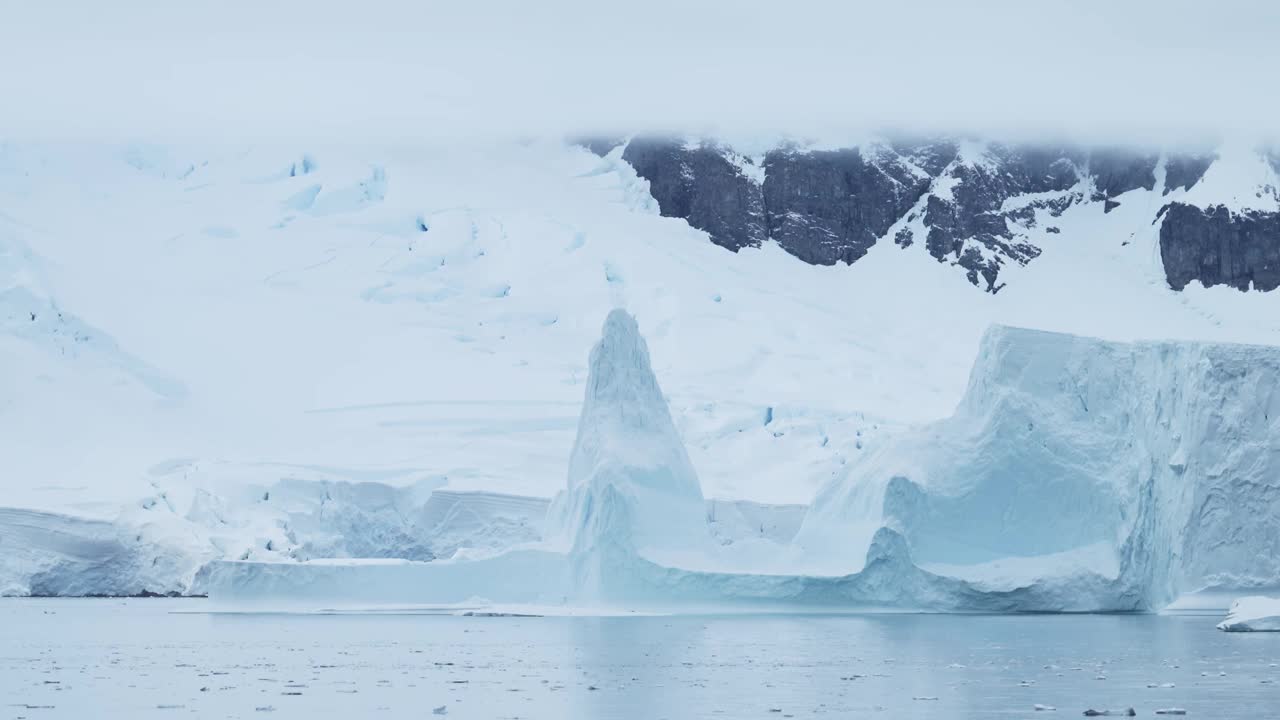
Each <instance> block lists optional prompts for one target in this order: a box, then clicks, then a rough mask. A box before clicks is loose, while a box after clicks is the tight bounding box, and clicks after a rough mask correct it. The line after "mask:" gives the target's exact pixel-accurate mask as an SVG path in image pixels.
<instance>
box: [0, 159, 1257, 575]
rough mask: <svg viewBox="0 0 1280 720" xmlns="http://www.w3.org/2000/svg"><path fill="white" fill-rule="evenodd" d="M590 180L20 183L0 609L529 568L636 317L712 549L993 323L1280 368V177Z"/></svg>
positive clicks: (2, 429)
mask: <svg viewBox="0 0 1280 720" xmlns="http://www.w3.org/2000/svg"><path fill="white" fill-rule="evenodd" d="M592 147H593V149H594V150H595V152H593V151H592V150H589V149H587V148H585V147H582V146H580V145H577V144H574V143H567V142H561V141H523V142H506V141H503V142H497V141H491V142H490V141H486V142H482V141H478V140H477V141H473V142H471V143H452V144H444V143H439V144H435V143H431V142H424V143H422V144H419V145H414V146H411V147H403V146H402V147H396V146H376V145H369V146H363V147H362V146H355V145H346V146H338V145H315V144H312V145H307V146H296V147H293V146H286V145H282V144H277V145H269V146H259V147H226V146H221V147H217V146H189V145H179V146H172V147H154V146H139V145H120V146H117V145H80V144H62V145H58V144H53V145H21V144H10V145H5V146H2V147H0V362H3V366H4V369H5V373H4V375H5V380H4V381H3V382H0V437H4V438H5V441H4V445H3V466H2V467H0V471H2V472H3V476H4V477H3V487H4V491H5V492H4V498H3V499H2V500H0V505H4V506H6V507H9V508H13V509H16V510H18V511H20V512H19V513H17V514H11V515H7V516H6V517H12V518H19V519H21V523H20V524H21V525H22V527H25V528H27V530H24V531H23V532H16V531H13V532H8V533H7V534H6V535H5V536H4V537H6V538H9V542H10V543H25V544H24V545H23V547H24V548H25V550H24V553H23V554H22V555H21V556H22V557H23V558H24V559H23V561H22V563H21V565H20V566H19V565H14V564H6V561H5V560H3V559H0V573H3V574H4V577H3V578H0V580H3V582H0V590H2V591H4V592H29V591H31V589H32V588H33V587H42V588H46V589H47V588H78V589H79V590H78V591H81V592H93V591H95V590H92V589H85V586H83V585H81V584H76V583H61V584H59V583H58V582H55V581H53V580H50V578H55V579H56V578H57V577H58V575H59V573H60V571H59V569H58V568H72V569H74V568H80V567H84V564H83V563H85V562H88V563H89V564H90V565H92V562H93V560H92V558H93V557H96V555H95V554H94V553H95V551H94V550H93V548H107V549H108V550H109V552H107V551H104V552H103V553H102V555H103V556H104V557H105V556H110V557H112V558H116V559H115V560H112V561H111V562H112V563H113V566H114V567H139V568H142V567H151V566H152V565H148V563H150V562H151V561H152V560H153V559H155V558H157V557H160V556H161V555H164V554H165V553H166V552H167V551H166V550H164V549H163V548H165V547H168V546H169V545H171V546H172V547H173V548H175V550H174V551H173V553H171V554H170V555H169V556H166V557H169V558H170V559H172V558H185V560H183V561H182V562H177V561H175V562H172V563H168V562H167V561H166V562H163V563H158V564H155V565H154V566H155V567H173V568H177V567H179V566H181V570H174V571H172V572H170V573H168V574H167V575H166V577H165V579H163V580H156V579H155V578H154V577H153V576H152V575H145V576H137V577H134V578H132V579H126V580H127V581H122V582H120V583H118V584H117V585H113V586H111V587H109V588H107V587H103V588H98V590H96V591H99V592H135V591H140V590H143V589H145V590H150V591H157V592H163V591H169V590H185V589H187V588H188V587H189V582H190V579H191V577H192V576H193V575H194V572H195V569H196V563H197V562H202V561H203V559H205V558H211V557H223V558H233V559H238V558H246V559H261V558H289V557H295V558H304V557H319V556H322V555H333V556H353V555H359V556H369V555H371V554H373V553H374V552H375V548H383V549H385V550H386V552H387V553H391V554H394V555H397V556H401V557H414V558H418V559H423V558H427V557H431V556H436V555H440V554H443V555H446V556H447V555H450V554H453V553H455V552H456V551H458V549H459V548H463V549H464V550H467V549H472V550H476V551H491V550H493V549H495V548H499V547H506V546H509V545H511V544H516V543H520V542H526V541H530V540H532V539H534V538H536V537H538V536H539V535H540V533H541V531H542V528H541V527H536V526H537V525H538V523H537V521H536V520H533V519H531V518H537V517H539V516H540V514H541V513H542V508H543V507H545V502H546V498H549V497H550V496H551V495H552V494H553V493H554V492H555V491H557V490H558V489H560V488H562V487H563V486H564V478H565V473H566V471H567V463H568V460H569V457H570V451H571V448H572V446H573V442H574V436H575V428H576V424H577V420H578V415H579V412H578V411H579V406H580V404H581V402H582V399H583V396H584V383H585V382H586V380H587V357H586V351H587V349H588V348H589V347H591V345H592V344H593V343H594V342H595V340H596V339H597V337H598V331H599V328H600V324H601V322H602V321H603V319H604V318H605V317H606V315H607V314H608V312H609V311H610V310H611V309H613V308H615V307H625V308H627V309H628V310H629V311H630V312H631V313H632V314H633V315H634V316H635V317H636V319H637V321H638V323H639V328H640V331H641V332H642V333H643V335H644V336H645V338H646V339H647V342H648V344H649V347H650V349H651V350H652V351H653V359H654V368H653V369H654V372H655V373H656V374H657V375H658V377H660V378H662V389H663V391H664V392H665V395H666V398H667V401H668V404H669V405H670V410H671V415H672V419H673V421H674V423H675V425H676V428H677V430H678V432H679V434H680V436H681V438H682V440H683V442H684V444H685V447H686V448H687V452H688V455H689V459H690V461H691V462H692V464H693V466H694V468H696V471H697V474H698V478H699V479H700V481H701V485H702V491H703V493H704V494H705V495H706V496H707V497H708V498H712V499H709V500H708V501H707V502H708V504H709V505H708V506H709V508H711V509H709V511H708V512H709V514H713V515H716V516H717V517H719V518H722V521H721V522H720V523H718V524H719V525H720V527H719V528H718V529H717V528H715V527H713V535H715V539H716V540H717V542H720V543H726V542H728V543H733V542H737V541H740V540H741V539H742V538H744V537H746V536H751V535H753V534H754V535H759V534H768V535H770V536H771V537H787V536H789V534H790V533H793V532H794V531H795V528H796V527H797V526H798V524H799V520H798V514H797V513H798V512H799V510H798V508H799V507H800V506H802V505H804V504H807V503H808V502H809V501H810V500H811V499H812V498H813V497H814V494H815V493H816V492H817V490H818V488H819V487H821V486H823V485H824V484H826V483H827V482H828V481H830V480H831V479H832V478H835V477H839V476H843V474H844V472H845V468H846V466H848V465H849V464H851V463H856V462H858V460H859V458H861V457H862V456H863V455H864V454H866V453H869V452H871V451H872V450H874V449H875V448H877V447H879V446H880V445H881V444H883V443H886V442H888V441H889V439H890V438H891V437H893V436H896V435H897V434H898V433H900V432H901V431H903V430H905V429H908V428H911V427H915V426H917V425H919V424H921V423H925V422H929V421H934V420H937V419H938V418H941V417H945V416H947V415H948V414H950V413H951V412H952V410H953V409H954V408H955V406H956V404H957V402H958V401H959V400H960V399H961V397H962V394H963V392H964V389H965V386H966V380H967V377H968V375H969V371H970V368H971V366H972V365H973V362H974V357H975V356H976V353H977V350H978V347H979V341H980V338H981V337H982V335H983V333H984V331H985V330H986V329H987V327H988V326H989V325H991V324H992V323H995V322H998V323H1004V324H1009V325H1016V326H1022V327H1032V328H1040V329H1046V330H1056V331H1065V332H1072V333H1076V334H1081V335H1089V336H1096V337H1102V338H1107V339H1111V340H1134V339H1181V340H1197V341H1237V342H1254V343H1262V344H1278V342H1280V313H1278V312H1276V311H1277V310H1278V309H1280V295H1276V294H1274V293H1261V292H1240V291H1239V290H1237V289H1236V288H1238V287H1249V286H1252V287H1256V288H1258V289H1269V288H1271V287H1274V280H1272V279H1271V278H1273V277H1274V276H1273V275H1272V274H1271V273H1274V269H1275V267H1276V266H1275V264H1274V263H1273V261H1272V260H1271V258H1272V257H1274V253H1275V252H1276V247H1277V245H1278V244H1280V240H1277V236H1276V234H1275V227H1276V225H1275V222H1276V221H1275V217H1276V213H1277V208H1276V195H1275V193H1276V187H1277V186H1280V183H1276V181H1275V179H1274V178H1275V174H1276V170H1275V164H1276V159H1275V155H1274V154H1271V155H1268V154H1266V153H1265V152H1258V151H1255V150H1254V149H1253V148H1252V147H1251V146H1243V147H1242V148H1230V147H1228V148H1221V149H1212V150H1209V151H1206V152H1205V153H1203V154H1199V153H1191V154H1187V153H1167V152H1162V151H1145V150H1126V149H1114V148H1113V149H1110V150H1106V151H1105V152H1104V151H1097V150H1089V149H1072V148H1066V149H1063V148H1054V149H1044V148H1040V149H1037V148H1030V147H1026V146H1021V145H1013V144H1001V143H997V142H990V141H979V140H964V141H956V140H933V141H928V142H924V141H919V142H917V141H912V142H905V141H897V142H878V143H863V144H859V145H856V146H852V145H850V146H843V145H840V144H827V145H814V144H799V143H789V144H781V145H779V144H774V143H753V144H738V145H732V144H730V143H725V142H715V141H710V140H705V141H704V140H699V141H687V140H681V141H678V142H676V141H670V140H666V139H662V138H643V137H642V138H632V139H630V140H629V141H626V142H621V143H616V144H615V143H610V142H602V143H595V144H593V145H592ZM1214 285H1219V287H1212V286H1214ZM983 290H986V291H988V292H983ZM477 492H482V493H488V495H484V496H480V495H474V493H477ZM450 493H453V495H450ZM491 496H493V497H497V498H499V499H498V500H492V497H491ZM451 498H452V499H451ZM459 498H462V499H461V500H459ZM726 501H730V504H728V505H726V504H723V503H725V502H726ZM739 501H752V502H739ZM433 503H434V505H433ZM753 503H755V504H753ZM760 503H763V505H762V504H760ZM715 508H719V510H715ZM446 519H447V521H446ZM16 523H17V521H15V522H14V523H10V524H11V525H14V526H15V527H16ZM32 528H35V529H32ZM63 528H71V529H73V530H74V529H75V528H85V533H86V534H87V536H92V538H91V539H93V540H94V541H93V542H92V543H88V544H86V545H79V546H77V547H79V548H82V549H83V548H87V550H85V553H87V555H85V554H84V553H80V554H72V555H69V554H68V552H67V547H66V546H65V545H63V544H61V541H58V542H54V541H53V540H51V538H65V537H66V536H67V533H64V532H63V530H62V529H63ZM356 528H360V529H362V530H364V531H367V532H366V534H361V533H360V532H357V531H356ZM140 530H145V532H139V531H140ZM103 533H114V535H113V537H112V538H111V539H110V540H109V541H108V540H103V539H102V536H103ZM71 534H72V535H74V534H75V533H71ZM166 538H167V539H170V540H171V541H172V542H171V543H169V545H166ZM99 541H101V542H99ZM121 548H123V549H121ZM157 548H160V549H157ZM77 552H79V551H77ZM122 553H123V554H124V555H122ZM128 553H137V554H138V556H137V557H127V558H126V559H124V560H121V559H120V558H122V557H125V556H126V555H128ZM9 557H18V556H17V555H10V556H9ZM86 557H87V558H88V560H86V559H85V558H86ZM68 558H72V559H68ZM68 572H72V570H68ZM75 572H79V571H75ZM36 575H38V576H39V577H40V578H43V582H44V584H42V585H38V586H33V585H32V583H31V578H32V577H33V576H36Z"/></svg>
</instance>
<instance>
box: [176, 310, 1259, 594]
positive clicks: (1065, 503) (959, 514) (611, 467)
mask: <svg viewBox="0 0 1280 720" xmlns="http://www.w3.org/2000/svg"><path fill="white" fill-rule="evenodd" d="M1277 379H1280V349H1277V348H1270V347H1255V346H1243V345H1221V344H1217V345H1215V344H1199V343H1183V342H1178V343H1174V342H1166V343H1117V342H1107V341H1102V340H1097V339H1091V338H1083V337H1076V336H1071V335H1063V334H1056V333H1048V332H1040V331H1033V330H1023V329H1016V328H1008V327H993V328H992V329H991V330H989V331H988V333H987V334H986V336H985V337H984V339H983V342H982V344H981V348H980V352H979V355H978V358H977V361H976V362H975V364H974V367H973V370H972V373H971V376H970V381H969V385H968V388H967V390H966V393H965V395H964V397H963V399H962V401H961V402H960V405H959V407H958V408H957V409H956V411H955V413H954V414H953V415H952V416H951V417H949V418H946V419H944V420H941V421H938V422H936V423H933V424H930V425H927V426H924V427H920V428H917V429H914V430H911V431H908V432H906V433H904V434H902V435H900V436H898V437H897V438H896V439H893V440H891V441H889V442H887V443H886V444H884V445H881V446H880V448H879V449H878V450H876V451H874V452H872V453H871V454H869V455H868V456H866V457H864V458H863V459H862V460H861V461H858V462H856V463H852V464H851V465H850V466H849V468H848V470H847V471H846V473H845V474H844V475H843V476H841V477H838V478H836V479H834V480H833V481H832V482H831V483H829V484H828V486H827V487H826V488H824V489H823V490H822V491H821V492H820V493H819V495H818V497H817V498H816V499H815V501H814V503H813V505H812V507H811V508H810V511H809V513H808V515H807V516H806V518H805V521H804V524H803V526H802V527H801V530H800V532H799V534H798V535H797V537H796V539H795V541H794V545H793V546H792V547H790V548H785V549H782V550H780V552H782V551H785V552H786V553H790V555H787V557H793V558H795V561H794V563H793V565H792V567H790V568H788V569H787V570H786V571H785V572H778V571H777V569H776V568H777V564H776V563H774V564H769V563H764V562H762V563H761V564H760V569H759V570H758V571H757V570H754V569H752V568H750V567H746V568H744V567H742V564H741V563H740V562H739V563H738V564H737V565H735V566H733V568H732V571H730V570H729V569H728V564H725V563H721V562H720V558H718V557H717V549H716V548H715V547H714V546H713V545H712V544H711V543H710V542H709V541H708V540H709V534H708V530H707V524H706V517H705V502H704V500H703V498H702V493H701V489H700V486H699V483H698V479H697V475H696V473H695V472H694V469H693V467H692V464H691V463H690V462H689V459H688V456H687V454H686V452H685V449H684V446H683V443H682V442H681V440H680V437H679V435H678V433H677V431H676V429H675V426H674V423H672V421H671V417H670V414H669V411H668V409H667V404H666V402H665V400H664V398H663V397H662V394H661V391H660V389H659V387H658V384H657V380H656V379H655V378H654V376H653V373H652V370H651V368H650V365H649V356H648V350H647V348H646V347H645V344H644V340H643V339H642V338H641V336H640V333H639V328H638V326H637V324H636V321H635V320H634V318H632V317H631V316H630V315H628V314H626V313H625V312H624V311H621V310H615V311H614V312H613V313H611V314H610V315H609V317H608V319H607V320H606V322H605V326H604V332H603V337H602V339H601V341H600V342H599V343H598V344H597V346H596V348H595V349H594V350H593V351H592V354H591V362H590V376H589V379H588V383H587V390H586V394H585V398H584V405H583V409H582V414H581V418H580V424H579V428H578V436H577V441H576V443H575V446H574V450H573V453H572V457H571V460H570V463H569V471H568V473H567V483H566V489H565V490H564V491H563V492H562V493H561V494H560V495H559V496H558V497H557V498H556V499H555V500H554V501H553V502H552V504H551V506H550V509H549V511H548V516H547V520H546V523H545V532H544V538H545V539H544V541H543V542H541V543H536V544H531V545H529V546H527V547H521V548H517V549H513V550H511V551H508V552H506V553H504V554H500V555H497V556H494V557H489V558H482V559H473V560H467V559H455V560H448V561H433V562H426V563H422V562H407V561H405V562H381V563H359V562H349V561H348V562H341V561H333V562H327V563H323V562H321V563H317V562H311V563H251V562H215V563H211V564H209V565H208V566H206V568H205V569H204V570H202V572H201V573H200V577H199V578H198V580H199V582H200V583H202V584H203V585H204V586H205V587H206V588H207V589H208V590H209V591H210V592H211V594H212V595H213V596H214V597H230V598H243V597H261V596H272V597H300V596H307V595H315V596H323V597H326V598H333V597H350V598H353V599H359V600H363V601H385V602H393V601H394V602H403V601H411V602H461V601H464V600H474V599H480V598H482V599H484V600H488V601H491V602H494V603H503V602H530V603H547V602H570V603H582V604H622V605H667V606H691V605H702V604H716V605H721V604H729V605H734V604H739V605H749V606H820V607H833V608H867V607H878V608H904V609H926V610H940V611H966V610H974V611H978V610H985V611H1124V610H1151V609H1158V608H1159V607H1162V606H1163V605H1164V604H1166V603H1167V602H1169V601H1171V600H1173V599H1174V598H1175V597H1177V596H1179V595H1181V594H1184V593H1189V592H1195V591H1199V590H1204V589H1214V590H1226V589H1231V590H1235V589H1244V588H1256V587H1267V586H1273V585H1275V584H1276V582H1277V580H1278V579H1280V533H1278V532H1277V530H1276V528H1277V527H1278V526H1280V475H1278V474H1277V470H1280V467H1278V466H1277V462H1278V459H1280V456H1278V454H1277V453H1278V451H1277V450H1276V448H1277V447H1280V445H1278V444H1277V440H1280V437H1278V434H1280V427H1278V423H1280V417H1277V414H1278V413H1280V397H1277V392H1276V383H1277ZM739 560H740V558H739ZM766 568H768V569H766Z"/></svg>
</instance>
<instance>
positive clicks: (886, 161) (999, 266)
mask: <svg viewBox="0 0 1280 720" xmlns="http://www.w3.org/2000/svg"><path fill="white" fill-rule="evenodd" d="M581 144H583V145H585V146H586V147H588V149H590V150H591V151H592V152H595V153H596V154H599V155H604V154H607V153H609V152H611V151H614V150H616V149H617V148H618V147H619V146H622V152H621V156H622V159H623V160H625V161H626V162H628V163H629V164H630V165H631V166H632V167H634V168H635V171H636V173H637V174H638V175H639V176H640V177H642V178H644V179H645V180H647V181H648V182H649V188H650V192H651V193H652V195H653V197H654V199H655V200H657V203H658V206H659V209H660V212H661V213H662V214H663V215H664V216H669V217H678V218H683V219H685V220H686V221H688V222H689V224H690V225H691V226H693V227H695V228H698V229H701V230H704V231H706V232H707V234H708V235H709V236H710V239H711V241H712V242H713V243H715V244H716V245H719V246H721V247H724V248H726V249H728V250H732V251H735V252H736V251H738V250H741V249H742V248H747V247H758V246H760V245H761V244H762V243H763V242H765V241H766V240H768V241H773V242H776V243H777V244H778V245H779V246H780V247H781V248H783V249H784V250H786V251H787V252H788V253H790V254H792V255H794V256H796V257H797V258H799V259H801V260H803V261H804V262H807V263H811V264H819V265H833V264H835V263H839V262H844V263H854V262H857V261H858V260H859V259H861V258H862V257H863V256H864V255H866V253H867V251H868V250H869V249H870V248H871V247H872V246H873V245H875V244H876V243H877V242H881V241H885V240H887V239H888V240H892V241H893V242H894V243H896V244H897V245H899V246H902V247H908V246H911V245H913V244H915V243H923V244H924V248H925V249H926V250H927V252H928V253H929V255H931V256H932V257H934V258H935V259H936V260H938V261H939V262H942V263H947V264H950V265H953V266H955V267H957V268H958V269H960V270H961V271H963V272H964V273H965V275H966V277H967V278H968V279H969V281H970V282H971V283H973V284H974V285H975V286H977V287H979V288H981V289H983V290H985V291H987V292H991V293H996V292H999V290H1000V289H1001V288H1002V287H1004V285H1005V283H1004V280H1003V279H1002V277H1001V271H1002V270H1003V269H1004V268H1005V267H1008V266H1009V265H1011V264H1017V265H1026V264H1028V263H1030V262H1032V261H1034V260H1035V259H1036V258H1037V257H1038V256H1039V255H1040V253H1041V247H1040V245H1039V244H1037V242H1038V241H1037V239H1036V238H1035V237H1033V235H1039V236H1040V238H1041V239H1040V240H1039V242H1043V237H1044V233H1048V234H1054V233H1057V232H1058V228H1057V227H1056V226H1054V225H1053V219H1054V218H1056V217H1058V216H1060V215H1062V213H1063V212H1065V211H1066V210H1067V209H1069V208H1072V207H1075V206H1079V205H1083V204H1088V203H1100V204H1101V205H1102V209H1103V211H1104V212H1105V213H1110V212H1111V211H1112V210H1114V209H1115V208H1116V207H1118V206H1119V204H1120V201H1119V200H1118V199H1117V198H1120V197H1121V196H1122V195H1124V194H1125V193H1127V192H1129V191H1132V190H1138V189H1142V190H1146V191H1154V190H1156V189H1157V185H1158V184H1160V185H1161V187H1160V192H1161V195H1162V196H1167V195H1169V194H1170V193H1173V192H1175V191H1179V190H1190V189H1191V188H1193V187H1194V186H1195V185H1196V184H1197V183H1199V182H1200V181H1201V179H1202V178H1203V177H1204V176H1205V173H1206V172H1207V171H1208V169H1209V167H1210V165H1211V164H1212V163H1213V162H1214V159H1215V156H1214V155H1213V154H1212V153H1200V154H1196V153H1185V152H1175V153H1167V154H1165V153H1160V152H1154V151H1151V150H1138V149H1130V148H1124V147H1084V146H1072V145H1031V144H1001V143H990V142H979V141H972V140H960V139H950V138H934V139H923V140H921V139H913V140H885V141H878V142H873V143H868V144H864V145H860V146H856V147H842V148H830V149H826V148H824V149H813V148H808V147H804V146H800V145H796V144H791V145H780V146H778V147H775V148H773V149H771V150H769V151H768V152H765V153H763V154H760V155H756V156H754V157H746V156H744V155H742V154H740V153H738V152H737V151H736V150H735V149H734V148H732V147H730V146H728V145H725V144H722V143H719V142H716V141H714V140H685V139H681V138H675V137H664V136H640V137H635V138H632V139H630V140H629V141H627V140H622V139H614V140H603V139H593V140H590V141H582V143H581ZM1268 157H1269V158H1270V162H1272V164H1273V165H1274V167H1275V168H1276V171H1277V173H1278V174H1280V155H1276V154H1274V153H1272V154H1271V155H1269V156H1268ZM1262 191H1263V192H1266V191H1268V189H1266V188H1263V189H1262ZM1270 191H1272V192H1275V190H1274V188H1272V189H1270ZM1177 198H1178V196H1176V195H1175V198H1173V202H1171V203H1169V204H1166V206H1165V207H1164V209H1162V210H1161V211H1160V213H1159V214H1158V215H1157V216H1156V217H1155V218H1153V220H1154V221H1156V222H1159V223H1161V227H1160V248H1161V257H1162V259H1163V261H1164V264H1165V269H1166V277H1167V280H1168V283H1169V286H1170V287H1171V288H1173V289H1175V290H1181V289H1182V288H1184V287H1186V285H1187V284H1188V283H1189V282H1191V281H1192V280H1200V281H1201V282H1202V283H1203V284H1205V285H1206V286H1207V285H1214V284H1227V285H1231V286H1233V287H1237V288H1240V289H1248V288H1250V287H1254V288H1257V289H1260V290H1271V289H1274V288H1275V287H1277V285H1280V213H1277V212H1266V211H1248V212H1236V211H1232V210H1228V209H1227V208H1226V207H1221V208H1214V207H1212V206H1211V207H1210V208H1209V209H1201V208H1200V207H1198V206H1195V205H1188V204H1184V203H1182V202H1179V201H1178V200H1177ZM1042 225H1043V227H1041V226H1042ZM1035 228H1041V230H1042V231H1043V232H1042V233H1034V234H1033V233H1032V232H1031V231H1032V230H1033V229H1035ZM1118 241H1119V240H1118Z"/></svg>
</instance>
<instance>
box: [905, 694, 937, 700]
mask: <svg viewBox="0 0 1280 720" xmlns="http://www.w3.org/2000/svg"><path fill="white" fill-rule="evenodd" d="M911 699H912V700H937V699H938V696H937V695H916V696H915V697H913V698H911Z"/></svg>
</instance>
